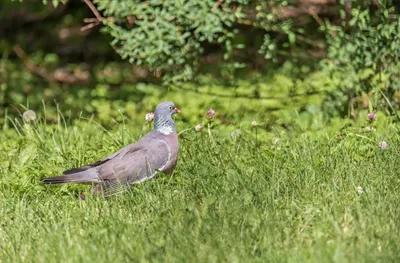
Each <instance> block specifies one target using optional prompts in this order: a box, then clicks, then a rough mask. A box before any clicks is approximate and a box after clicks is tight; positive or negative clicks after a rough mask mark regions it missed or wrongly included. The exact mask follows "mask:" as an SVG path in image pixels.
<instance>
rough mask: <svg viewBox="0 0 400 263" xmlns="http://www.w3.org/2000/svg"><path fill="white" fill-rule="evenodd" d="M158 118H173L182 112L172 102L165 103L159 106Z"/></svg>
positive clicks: (156, 112)
mask: <svg viewBox="0 0 400 263" xmlns="http://www.w3.org/2000/svg"><path fill="white" fill-rule="evenodd" d="M154 113H155V115H156V116H164V117H167V116H172V115H173V114H175V113H181V111H180V110H179V109H178V108H177V107H175V104H174V103H173V102H171V101H165V102H162V103H160V104H158V105H157V107H156V110H155V112H154Z"/></svg>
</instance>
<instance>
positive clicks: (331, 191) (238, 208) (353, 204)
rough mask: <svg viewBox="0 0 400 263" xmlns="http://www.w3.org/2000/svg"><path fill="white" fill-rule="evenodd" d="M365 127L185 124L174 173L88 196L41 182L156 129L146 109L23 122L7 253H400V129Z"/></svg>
mask: <svg viewBox="0 0 400 263" xmlns="http://www.w3.org/2000/svg"><path fill="white" fill-rule="evenodd" d="M182 110H183V111H184V107H182ZM242 114H245V113H242ZM217 118H218V114H217ZM299 118H300V117H299ZM142 120H143V121H142ZM364 120H365V116H364V119H363V121H364ZM140 122H141V123H142V126H137V125H133V123H140ZM340 122H341V121H339V123H340ZM345 122H346V121H343V123H345ZM351 123H353V124H352V125H350V126H351V127H347V128H345V129H342V130H341V129H340V128H341V127H340V125H339V124H337V123H336V124H335V125H333V124H328V123H323V122H321V123H319V127H320V128H318V129H317V130H312V129H307V130H303V129H297V128H296V129H289V128H287V127H286V128H285V127H284V128H282V127H278V126H277V127H266V126H265V125H259V126H256V127H252V126H251V125H250V124H248V125H239V124H236V125H234V124H220V123H218V124H217V122H215V123H212V125H210V130H208V128H207V125H205V127H204V128H203V130H202V131H201V132H195V131H194V129H193V126H191V125H189V124H187V123H185V122H183V121H182V119H179V120H177V125H178V130H179V131H181V134H180V135H179V140H180V156H179V161H178V166H177V169H176V171H175V173H174V175H173V176H172V177H167V176H165V175H160V176H159V177H158V178H156V179H154V180H151V181H147V182H145V183H142V184H140V185H138V186H137V187H134V188H131V190H130V191H129V192H126V193H125V194H123V195H119V196H115V197H112V198H108V199H104V198H91V197H90V196H89V197H88V199H87V200H86V201H82V200H79V198H78V196H79V194H80V193H81V192H85V191H87V188H88V187H87V186H77V185H67V186H60V187H57V186H55V187H52V186H50V187H49V186H43V185H41V184H40V183H39V179H40V178H42V177H45V176H54V175H57V174H59V173H61V172H62V171H63V170H64V169H68V168H72V167H76V166H78V165H83V164H85V163H89V162H92V161H95V160H97V159H99V158H101V157H104V156H105V155H108V154H111V153H112V152H113V151H116V150H118V149H119V148H120V147H122V146H123V145H126V144H128V143H131V142H133V141H136V140H137V139H138V138H140V136H142V135H143V134H144V133H145V132H146V131H147V130H148V129H149V128H150V127H149V125H145V121H144V118H143V116H138V117H137V119H136V120H135V122H133V121H132V122H131V121H126V122H124V123H118V124H116V125H115V126H114V128H112V129H107V130H106V129H104V128H102V127H101V126H100V125H98V124H97V123H96V122H94V121H92V120H84V119H79V118H76V119H72V120H71V119H69V120H64V121H63V119H62V118H59V121H58V122H45V121H43V120H41V121H37V122H30V123H28V122H26V123H23V121H22V120H21V119H20V120H19V121H15V120H14V121H13V122H11V121H10V122H8V127H7V126H4V127H3V130H2V132H1V133H0V174H1V176H0V262H97V263H100V262H165V261H166V262H399V260H400V252H399V251H400V227H399V226H400V202H399V201H400V171H399V159H400V148H399V141H400V134H399V128H398V126H397V124H395V123H394V122H393V121H392V120H390V119H389V118H387V117H383V116H381V115H378V120H377V122H376V125H375V124H374V127H376V129H377V130H376V131H365V127H364V126H365V125H364V124H361V123H362V121H360V122H359V123H358V122H351ZM224 125H225V126H229V127H228V128H226V127H225V128H224ZM142 127H143V128H142ZM210 135H211V136H210ZM271 138H272V139H271ZM382 139H385V140H386V141H387V143H388V147H387V149H384V150H383V149H381V148H380V147H379V142H380V141H381V140H382Z"/></svg>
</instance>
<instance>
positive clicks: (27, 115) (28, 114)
mask: <svg viewBox="0 0 400 263" xmlns="http://www.w3.org/2000/svg"><path fill="white" fill-rule="evenodd" d="M22 118H23V119H24V121H34V120H36V113H35V112H34V111H33V110H27V111H25V112H24V113H23V114H22Z"/></svg>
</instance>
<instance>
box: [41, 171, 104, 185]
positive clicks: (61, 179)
mask: <svg viewBox="0 0 400 263" xmlns="http://www.w3.org/2000/svg"><path fill="white" fill-rule="evenodd" d="M40 181H41V182H42V183H44V184H66V183H97V182H99V181H100V180H99V178H98V175H97V171H96V170H95V169H88V170H84V171H79V172H77V173H71V174H66V175H60V176H54V177H46V178H42V179H40Z"/></svg>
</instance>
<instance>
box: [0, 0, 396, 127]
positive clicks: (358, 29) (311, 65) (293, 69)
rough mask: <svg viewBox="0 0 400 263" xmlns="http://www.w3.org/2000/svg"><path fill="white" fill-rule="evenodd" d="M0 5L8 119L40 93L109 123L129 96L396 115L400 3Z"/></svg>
mask: <svg viewBox="0 0 400 263" xmlns="http://www.w3.org/2000/svg"><path fill="white" fill-rule="evenodd" d="M40 2H44V3H45V5H38V3H40ZM85 3H86V4H85ZM1 4H2V5H3V6H4V8H2V9H1V10H0V17H1V23H0V24H1V25H0V32H1V34H2V35H4V36H6V37H4V38H2V39H1V40H0V50H1V53H2V54H3V56H2V60H1V63H0V91H1V93H0V103H1V105H2V106H3V107H2V108H1V114H0V116H6V115H7V116H15V115H17V114H19V113H18V112H19V111H22V110H23V108H24V107H25V108H26V107H31V108H33V109H37V110H39V109H40V108H42V105H41V100H42V99H44V101H46V102H48V101H56V102H57V103H60V105H61V107H62V108H63V107H65V108H67V109H71V108H72V109H74V110H76V112H74V110H72V112H71V114H73V115H76V114H79V111H82V109H83V111H84V112H86V113H88V114H92V113H94V114H97V116H100V117H99V118H100V120H101V121H103V120H104V121H105V122H109V119H110V118H117V119H118V118H119V113H118V110H122V111H126V112H131V113H132V114H135V111H134V110H133V109H132V107H133V106H131V105H130V106H129V105H126V104H125V102H126V101H131V102H138V103H140V102H141V101H143V98H144V97H145V95H146V94H148V93H149V92H150V93H152V92H153V91H155V93H157V94H158V96H159V97H163V96H165V94H167V93H168V92H170V91H171V90H175V91H177V92H178V91H179V92H185V93H186V94H188V95H187V96H186V97H190V96H192V95H190V94H195V92H197V93H198V92H202V93H205V94H209V95H211V97H212V96H216V97H221V95H223V96H228V97H232V98H237V97H245V98H253V99H259V100H262V101H264V102H260V103H261V104H263V105H267V108H269V109H270V110H278V111H279V110H283V111H286V110H288V109H290V107H291V105H295V106H296V105H297V107H295V108H296V110H298V111H299V112H304V111H305V112H306V111H307V109H310V107H314V109H317V110H319V111H323V112H324V116H325V118H327V119H328V120H329V119H330V118H332V117H335V116H340V117H342V116H349V117H355V116H356V115H357V114H355V111H357V110H359V109H366V108H368V107H370V108H371V107H372V108H375V109H383V110H386V111H387V113H388V114H391V115H394V116H396V115H397V113H396V111H397V110H398V106H397V105H398V103H397V102H398V99H399V98H400V94H399V92H398V91H399V75H398V72H399V63H398V58H399V51H398V48H397V47H398V46H399V41H400V40H399V34H400V33H399V31H400V26H399V25H400V19H399V8H398V6H399V2H398V1H383V0H382V1H330V0H320V1H316V0H303V1H282V0H275V1H256V0H255V1H248V0H238V1H233V0H228V1H224V0H220V1H209V0H207V1H196V0H190V1H172V0H171V1H169V0H167V1H156V0H154V1H130V0H129V1H127V0H121V1H113V0H93V1H92V2H90V1H85V2H79V1H67V0H66V1H57V0H54V1H39V0H36V1H34V0H32V1H23V2H19V1H9V0H2V1H1ZM90 7H92V9H91V8H90ZM82 29H83V30H82ZM99 29H100V31H101V32H102V33H103V34H102V33H99ZM118 54H119V55H120V56H118ZM121 58H122V59H121ZM138 83H140V85H138ZM162 84H164V85H162ZM165 84H167V85H165ZM276 85H277V86H276ZM152 94H153V93H152ZM281 98H289V99H288V100H287V101H282V100H281ZM276 100H278V101H279V102H280V103H275V102H274V101H276ZM209 101H210V98H208V99H205V101H204V103H205V104H207V103H209ZM271 101H272V102H271ZM310 101H312V103H311V104H310ZM310 105H311V106H310ZM312 105H314V106H312ZM22 106H23V107H22ZM101 116H102V117H101ZM106 116H108V117H106ZM4 120H5V117H1V120H0V122H2V123H4ZM275 120H280V121H281V122H285V121H284V120H283V119H282V117H278V118H277V119H275Z"/></svg>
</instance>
